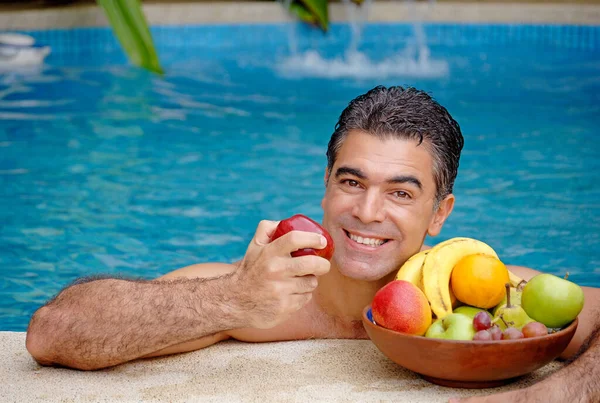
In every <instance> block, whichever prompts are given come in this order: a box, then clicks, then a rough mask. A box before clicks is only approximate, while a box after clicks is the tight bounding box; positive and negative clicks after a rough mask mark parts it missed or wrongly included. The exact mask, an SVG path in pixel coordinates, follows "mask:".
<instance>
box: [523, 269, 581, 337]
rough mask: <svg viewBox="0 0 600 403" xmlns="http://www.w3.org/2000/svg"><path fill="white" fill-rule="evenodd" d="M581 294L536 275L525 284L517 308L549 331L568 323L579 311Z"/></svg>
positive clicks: (569, 285) (553, 278)
mask: <svg viewBox="0 0 600 403" xmlns="http://www.w3.org/2000/svg"><path fill="white" fill-rule="evenodd" d="M583 301H584V297H583V290H582V289H581V287H579V286H578V285H577V284H575V283H573V282H571V281H568V280H565V279H562V278H560V277H557V276H555V275H552V274H548V273H543V274H538V275H537V276H535V277H534V278H532V279H531V280H529V281H528V282H527V285H525V288H523V294H522V295H521V306H522V307H523V309H524V310H525V312H527V315H528V316H529V317H531V318H532V319H534V320H536V321H538V322H541V323H543V324H544V325H546V326H548V327H551V328H561V327H563V326H565V325H567V324H569V323H571V322H572V321H573V320H575V318H576V317H577V315H579V312H581V310H582V309H583Z"/></svg>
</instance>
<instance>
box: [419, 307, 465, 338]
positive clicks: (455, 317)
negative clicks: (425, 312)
mask: <svg viewBox="0 0 600 403" xmlns="http://www.w3.org/2000/svg"><path fill="white" fill-rule="evenodd" d="M473 336H475V330H474V329H473V319H471V318H470V317H468V316H467V315H464V314H462V313H451V314H450V315H448V316H446V317H445V318H444V319H438V320H436V321H435V322H433V323H432V324H431V326H429V329H427V333H425V337H431V338H434V339H447V340H473Z"/></svg>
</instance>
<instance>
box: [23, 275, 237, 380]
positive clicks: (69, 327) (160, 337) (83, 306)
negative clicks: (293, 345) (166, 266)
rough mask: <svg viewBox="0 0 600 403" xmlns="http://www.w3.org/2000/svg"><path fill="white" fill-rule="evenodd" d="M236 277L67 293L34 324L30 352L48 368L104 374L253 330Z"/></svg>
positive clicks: (106, 282)
mask: <svg viewBox="0 0 600 403" xmlns="http://www.w3.org/2000/svg"><path fill="white" fill-rule="evenodd" d="M231 288H232V275H231V274H229V275H225V276H222V277H219V278H213V279H194V280H173V281H169V282H157V281H129V280H120V279H102V280H95V281H90V282H84V283H80V284H76V285H74V286H71V287H68V288H66V289H65V290H64V291H62V292H61V293H60V294H59V295H58V296H57V297H56V298H55V299H54V300H53V301H51V302H50V303H48V304H47V305H46V306H44V307H42V308H40V309H39V310H38V311H37V312H36V313H35V314H34V316H33V317H32V320H31V323H30V325H29V330H28V332H27V349H28V350H29V352H30V353H31V354H32V355H33V357H34V358H35V359H36V360H37V361H38V362H39V363H41V364H45V365H55V364H57V365H62V366H68V367H73V368H78V369H97V368H103V367H108V366H112V365H116V364H120V363H123V362H126V361H130V360H132V359H135V358H138V357H142V356H144V355H148V354H150V353H152V352H153V351H156V350H160V349H163V348H165V347H168V346H170V345H172V344H177V343H182V342H185V341H188V340H190V339H195V338H200V337H202V336H206V335H210V334H214V333H217V332H220V331H222V330H224V329H230V328H234V327H238V326H244V325H247V323H246V324H245V323H243V321H242V320H241V319H240V315H239V313H238V312H239V311H240V310H241V309H240V308H241V307H237V306H235V303H236V302H235V300H234V299H232V298H231V296H230V295H231V293H230V289H231Z"/></svg>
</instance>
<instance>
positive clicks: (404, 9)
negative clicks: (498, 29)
mask: <svg viewBox="0 0 600 403" xmlns="http://www.w3.org/2000/svg"><path fill="white" fill-rule="evenodd" d="M370 11H371V12H370V15H369V21H370V22H409V21H411V18H412V15H413V13H411V12H410V10H409V8H408V6H407V5H406V4H405V3H404V2H402V1H377V2H375V3H374V4H373V5H372V8H371V10H370ZM415 11H416V12H417V14H418V15H419V16H421V18H422V20H423V21H426V22H450V23H461V22H463V23H464V22H472V23H521V24H571V25H597V24H600V4H598V3H596V4H589V3H576V4H567V3H539V2H538V3H535V2H534V3H525V2H522V3H512V2H485V3H482V2H468V1H467V2H454V1H449V2H437V3H435V4H433V5H430V4H429V3H428V2H419V3H416V4H415ZM144 12H145V14H146V17H147V18H148V21H149V23H150V24H152V25H159V24H160V25H184V24H228V23H275V22H285V21H289V20H290V18H289V16H288V15H287V13H286V12H284V10H283V8H282V6H281V5H280V4H279V3H278V2H273V1H271V2H267V1H256V2H254V1H253V2H239V1H220V2H197V3H190V2H181V3H178V2H176V1H174V2H169V3H151V2H150V3H147V2H146V3H144ZM329 13H330V20H331V21H333V22H338V21H347V20H348V17H347V15H346V10H345V8H344V4H341V3H332V4H330V7H329ZM98 26H107V20H106V17H105V16H104V14H103V12H102V10H101V9H100V7H98V6H96V5H95V4H78V5H72V6H63V7H53V8H44V9H23V10H10V9H9V10H5V11H3V12H1V13H0V27H2V30H30V29H35V30H37V29H53V28H73V27H98Z"/></svg>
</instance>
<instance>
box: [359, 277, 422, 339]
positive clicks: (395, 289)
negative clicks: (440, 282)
mask: <svg viewBox="0 0 600 403" xmlns="http://www.w3.org/2000/svg"><path fill="white" fill-rule="evenodd" d="M371 311H372V313H373V319H374V320H375V323H377V324H378V325H379V326H383V327H385V328H387V329H391V330H395V331H397V332H402V333H408V334H414V335H419V336H422V335H424V334H425V332H426V331H427V329H428V328H429V326H430V325H431V308H430V306H429V302H428V301H427V297H426V296H425V294H423V291H421V290H420V289H419V287H417V286H416V285H414V284H412V283H409V282H408V281H404V280H394V281H392V282H391V283H388V284H387V285H385V286H384V287H382V288H381V289H380V290H379V291H377V293H376V294H375V297H374V298H373V303H372V304H371Z"/></svg>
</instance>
